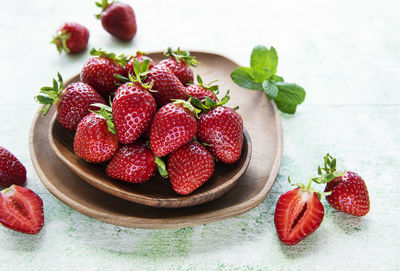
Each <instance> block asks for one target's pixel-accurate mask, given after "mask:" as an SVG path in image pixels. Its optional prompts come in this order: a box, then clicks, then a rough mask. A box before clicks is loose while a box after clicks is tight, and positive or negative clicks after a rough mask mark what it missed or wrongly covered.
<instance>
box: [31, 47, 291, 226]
mask: <svg viewBox="0 0 400 271" xmlns="http://www.w3.org/2000/svg"><path fill="white" fill-rule="evenodd" d="M192 54H193V55H195V56H196V58H197V59H198V60H199V61H200V63H201V64H200V65H199V68H196V69H194V72H195V74H197V73H199V74H201V75H202V77H203V80H204V81H206V82H207V81H211V80H213V79H215V78H218V79H219V84H220V87H221V88H222V90H223V89H225V88H226V89H228V88H229V89H230V90H231V101H230V102H229V104H230V105H231V106H233V105H239V106H240V109H239V112H240V114H241V115H242V117H243V120H244V124H245V127H246V128H247V130H248V133H249V134H250V137H251V138H252V144H253V151H252V159H251V161H250V164H249V167H248V170H247V171H246V172H245V174H243V175H242V177H241V178H239V180H238V181H237V184H236V185H235V186H234V187H233V188H232V189H231V190H230V191H228V192H227V193H226V194H225V195H224V196H222V197H221V198H219V199H217V200H214V201H211V202H208V203H205V204H201V205H197V206H192V207H186V208H176V209H165V208H156V207H149V206H144V205H140V204H136V203H132V202H129V201H126V200H123V199H120V198H117V197H114V196H112V195H110V194H107V193H105V192H103V191H100V190H98V189H96V188H95V187H93V186H91V185H89V184H87V183H86V182H85V181H83V180H82V179H80V178H79V177H78V176H77V175H75V174H74V173H73V172H72V171H71V170H69V169H68V168H67V167H66V166H65V165H64V164H63V163H62V162H61V161H60V160H59V159H58V158H57V157H56V156H55V154H54V153H53V152H52V150H51V148H50V145H49V135H48V133H47V131H49V127H50V122H51V116H52V115H54V114H55V112H54V111H53V110H51V111H50V112H49V115H50V116H47V117H45V118H42V117H41V116H40V115H39V114H38V115H37V116H36V117H35V119H34V122H33V125H32V129H31V135H30V151H31V158H32V162H33V165H34V167H35V170H36V171H37V173H38V175H39V177H40V179H41V180H42V182H43V184H44V185H45V186H46V187H47V189H48V190H49V191H50V192H51V193H53V194H54V195H55V196H56V197H57V198H59V199H60V200H61V201H63V202H64V203H66V204H67V205H69V206H71V207H72V208H74V209H76V210H77V211H79V212H81V213H83V214H85V215H88V216H90V217H93V218H95V219H99V220H101V221H104V222H107V223H111V224H115V225H121V226H127V227H140V228H178V227H185V226H191V225H197V224H204V223H209V222H213V221H218V220H221V219H224V218H228V217H232V216H235V215H239V214H242V213H244V212H246V211H248V210H250V209H252V208H254V207H255V206H257V205H258V204H259V203H261V202H262V201H263V200H264V198H265V197H266V196H267V194H268V192H269V190H270V189H271V187H272V184H273V183H274V181H275V178H276V175H277V173H278V170H279V167H280V163H281V159H282V151H283V137H282V127H281V121H280V117H279V113H278V111H277V109H276V106H275V104H274V103H272V102H270V101H268V99H266V98H265V96H264V94H263V93H262V92H256V91H251V90H245V89H242V88H240V87H238V86H236V85H235V84H234V83H233V82H232V81H231V79H230V76H229V75H230V73H231V71H233V70H234V69H235V68H236V67H237V66H238V65H237V64H235V63H234V62H232V61H231V60H229V59H227V58H225V57H223V56H221V55H216V54H212V53H203V52H192ZM151 56H152V57H154V58H155V60H156V61H157V60H158V59H160V58H161V54H152V55H151Z"/></svg>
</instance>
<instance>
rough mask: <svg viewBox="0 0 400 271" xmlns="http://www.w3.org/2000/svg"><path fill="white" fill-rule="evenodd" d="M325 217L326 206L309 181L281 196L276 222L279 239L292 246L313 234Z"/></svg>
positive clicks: (276, 212) (276, 211)
mask: <svg viewBox="0 0 400 271" xmlns="http://www.w3.org/2000/svg"><path fill="white" fill-rule="evenodd" d="M323 218H324V206H323V205H322V204H321V201H320V199H319V196H318V194H317V193H316V192H314V190H312V189H311V188H310V183H309V185H308V186H307V187H305V186H304V185H300V187H298V188H295V189H293V190H290V191H289V192H286V193H285V194H283V195H281V196H280V197H279V199H278V202H277V204H276V209H275V217H274V222H275V228H276V231H277V233H278V237H279V239H280V240H281V241H282V242H283V243H285V244H286V245H289V246H291V245H295V244H297V243H298V242H300V241H301V240H303V239H304V238H306V237H307V236H309V235H310V234H312V233H313V232H314V231H315V230H316V229H317V228H318V227H319V225H320V224H321V222H322V220H323Z"/></svg>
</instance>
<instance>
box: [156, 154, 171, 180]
mask: <svg viewBox="0 0 400 271" xmlns="http://www.w3.org/2000/svg"><path fill="white" fill-rule="evenodd" d="M154 162H155V163H156V165H157V169H158V173H160V175H161V177H163V178H168V170H167V166H166V165H165V162H164V160H163V159H161V158H160V157H159V156H156V155H155V159H154Z"/></svg>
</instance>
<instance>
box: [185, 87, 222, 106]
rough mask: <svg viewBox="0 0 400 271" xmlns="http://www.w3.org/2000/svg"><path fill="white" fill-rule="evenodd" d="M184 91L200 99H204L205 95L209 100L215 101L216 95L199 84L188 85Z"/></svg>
mask: <svg viewBox="0 0 400 271" xmlns="http://www.w3.org/2000/svg"><path fill="white" fill-rule="evenodd" d="M186 93H187V94H188V95H190V96H192V97H195V98H197V99H199V100H200V101H201V100H204V99H205V98H206V97H210V98H211V100H213V101H214V102H216V101H217V97H216V96H215V94H214V93H213V92H212V91H210V90H208V89H205V88H203V87H202V86H199V85H188V86H187V87H186Z"/></svg>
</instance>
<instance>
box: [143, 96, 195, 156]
mask: <svg viewBox="0 0 400 271" xmlns="http://www.w3.org/2000/svg"><path fill="white" fill-rule="evenodd" d="M198 112H199V110H198V109H196V108H194V107H193V106H192V105H191V104H190V103H189V102H186V101H183V100H177V101H175V102H173V103H169V104H166V105H165V106H163V107H161V108H160V110H159V111H158V112H157V113H156V115H155V116H154V119H153V123H152V124H151V129H150V147H151V149H152V151H153V152H154V154H155V155H157V156H165V155H167V154H169V153H171V152H173V151H175V150H177V149H178V148H179V147H180V146H183V145H184V144H186V143H188V142H189V141H190V140H192V139H193V137H194V136H195V134H196V131H197V121H196V118H195V114H197V113H198Z"/></svg>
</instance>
